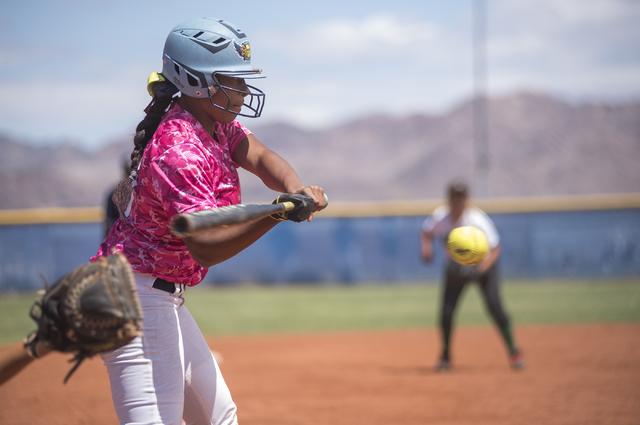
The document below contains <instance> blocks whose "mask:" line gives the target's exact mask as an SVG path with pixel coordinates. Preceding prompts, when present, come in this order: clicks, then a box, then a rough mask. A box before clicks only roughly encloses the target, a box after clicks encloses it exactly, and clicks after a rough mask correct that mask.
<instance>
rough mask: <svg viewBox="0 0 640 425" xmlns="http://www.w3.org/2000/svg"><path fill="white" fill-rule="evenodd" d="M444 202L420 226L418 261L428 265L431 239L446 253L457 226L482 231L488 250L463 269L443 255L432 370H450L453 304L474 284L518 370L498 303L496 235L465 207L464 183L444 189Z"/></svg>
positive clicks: (519, 364) (520, 365)
mask: <svg viewBox="0 0 640 425" xmlns="http://www.w3.org/2000/svg"><path fill="white" fill-rule="evenodd" d="M447 198H448V203H447V204H446V205H442V206H440V207H438V208H437V209H436V210H435V211H434V213H433V214H432V215H431V216H429V217H427V219H426V220H425V221H424V223H423V225H422V231H421V248H422V259H423V260H424V261H425V262H431V260H432V259H433V240H434V239H439V240H441V241H442V243H443V246H444V247H445V249H444V251H445V253H446V252H447V250H446V241H447V238H448V236H449V233H450V232H451V231H452V230H453V229H455V228H457V227H461V226H474V227H477V228H479V229H480V230H482V231H483V232H484V234H485V235H486V236H487V239H488V241H489V246H490V248H491V249H490V252H489V254H488V255H487V257H486V258H485V259H484V260H483V261H482V262H481V263H480V264H478V265H476V266H464V265H462V264H459V263H457V262H455V261H453V260H451V258H450V257H449V255H448V254H446V255H447V257H446V260H445V266H444V271H443V281H444V282H443V283H444V290H443V297H442V305H441V311H440V327H441V333H442V353H441V356H440V360H439V362H438V365H437V367H436V368H437V370H439V371H445V370H448V369H449V368H450V367H451V350H450V347H451V332H452V328H453V315H454V312H455V308H456V304H457V302H458V299H459V297H460V295H461V294H462V291H463V290H464V288H465V287H466V285H467V284H468V283H470V282H477V283H478V285H479V286H480V290H481V293H482V297H483V299H484V302H485V305H486V307H487V309H488V310H489V313H490V314H491V317H492V318H493V320H494V322H495V323H496V325H497V327H498V329H499V331H500V335H501V336H502V338H503V339H504V342H505V343H506V346H507V349H508V352H509V361H510V364H511V367H512V368H514V369H522V368H523V367H524V365H525V362H524V357H523V356H522V353H521V352H520V350H519V349H518V348H517V346H516V344H515V341H514V338H513V332H512V330H511V323H510V320H509V316H508V315H507V314H506V312H505V311H504V308H503V306H502V302H501V300H500V293H499V283H500V276H499V264H498V262H499V261H498V260H499V258H500V253H501V247H500V235H499V234H498V231H497V229H496V227H495V225H494V224H493V221H491V219H490V218H489V216H487V214H485V213H484V211H482V210H480V209H479V208H477V207H475V206H471V205H469V190H468V188H467V185H466V184H465V183H464V182H462V181H454V182H452V183H451V184H450V185H449V187H448V191H447Z"/></svg>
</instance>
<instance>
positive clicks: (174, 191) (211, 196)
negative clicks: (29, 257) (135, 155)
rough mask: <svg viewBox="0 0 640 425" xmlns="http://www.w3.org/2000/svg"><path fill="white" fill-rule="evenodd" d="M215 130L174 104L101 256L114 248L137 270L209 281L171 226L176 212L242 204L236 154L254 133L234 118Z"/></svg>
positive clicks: (150, 146)
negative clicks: (207, 130)
mask: <svg viewBox="0 0 640 425" xmlns="http://www.w3.org/2000/svg"><path fill="white" fill-rule="evenodd" d="M214 126H215V127H214V131H215V133H214V134H215V139H214V138H213V137H212V136H211V135H209V133H207V132H206V131H205V130H204V128H203V127H202V125H201V124H200V123H199V122H198V121H197V120H196V119H195V118H194V117H193V115H191V114H190V113H189V112H186V111H185V110H183V109H182V108H181V107H180V106H179V105H178V104H177V103H174V104H173V105H172V107H171V110H170V111H169V112H168V113H167V114H166V115H165V116H164V117H163V119H162V122H161V123H160V126H159V127H158V129H157V130H156V132H155V134H154V135H153V137H152V139H151V141H149V143H148V145H147V147H146V149H145V151H144V154H143V156H142V160H141V161H140V165H139V169H138V171H137V173H136V174H137V178H136V187H135V189H134V191H135V196H134V197H133V198H132V202H131V206H130V207H129V208H128V210H126V211H125V216H126V220H119V221H117V222H116V224H115V225H114V230H113V231H112V232H111V233H110V234H109V236H108V237H107V238H106V240H105V241H104V242H103V244H102V245H101V247H100V250H99V251H98V255H104V254H105V253H108V252H110V250H111V248H112V247H115V248H116V249H117V250H119V251H122V252H123V253H125V255H126V256H127V258H128V259H129V262H130V263H131V266H132V268H133V269H134V270H136V271H138V272H141V273H148V274H153V275H154V276H156V277H161V278H163V279H166V280H168V281H171V282H174V283H181V284H187V285H189V286H192V285H195V284H197V283H199V282H200V281H201V280H202V279H203V278H204V276H205V275H206V273H207V269H206V268H204V267H202V266H200V265H199V264H198V263H197V262H196V261H195V260H194V259H193V257H192V256H191V254H190V253H189V250H188V249H187V246H186V244H185V242H184V241H183V239H182V238H179V237H176V236H173V235H172V233H171V231H170V230H169V227H168V225H169V222H170V220H171V217H173V216H174V215H176V214H181V213H188V212H193V211H199V210H203V209H213V208H217V207H220V206H227V205H233V204H237V203H239V202H240V181H239V179H238V172H237V170H236V168H237V164H236V163H234V162H233V156H234V154H235V152H236V149H237V148H238V145H239V144H240V143H241V142H242V141H243V140H244V139H245V138H247V136H248V135H249V134H251V133H250V132H249V130H247V129H246V128H244V127H242V125H240V123H238V122H237V121H235V120H234V121H232V122H231V123H227V124H220V123H219V122H216V123H215V124H214ZM94 258H95V257H94Z"/></svg>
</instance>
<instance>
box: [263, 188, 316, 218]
mask: <svg viewBox="0 0 640 425" xmlns="http://www.w3.org/2000/svg"><path fill="white" fill-rule="evenodd" d="M282 202H293V203H294V205H295V208H294V209H292V210H291V211H282V212H279V213H275V214H272V215H271V218H273V219H274V220H278V221H285V220H291V221H295V222H296V223H300V222H301V221H305V220H306V219H308V218H309V217H310V216H311V213H312V212H313V207H314V206H315V203H314V202H313V198H312V197H311V196H309V195H304V194H300V193H283V194H282V195H280V196H278V197H277V198H276V199H274V200H273V202H271V203H272V204H279V203H282Z"/></svg>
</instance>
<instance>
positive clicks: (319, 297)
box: [0, 278, 640, 345]
mask: <svg viewBox="0 0 640 425" xmlns="http://www.w3.org/2000/svg"><path fill="white" fill-rule="evenodd" d="M431 283H433V282H431ZM501 289H502V297H503V301H504V305H505V308H506V310H507V312H508V313H509V314H510V316H511V318H512V319H513V321H514V324H515V325H516V326H517V325H521V324H550V323H611V322H640V278H630V279H612V280H603V279H599V280H541V281H507V282H506V283H505V284H503V285H502V287H501ZM440 297H441V288H440V286H439V285H437V284H428V283H414V284H406V283H403V284H399V283H398V284H392V285H389V284H386V285H377V284H361V285H354V286H346V285H330V284H327V285H315V286H303V285H287V286H249V285H243V286H237V287H211V286H203V287H195V288H189V290H187V292H186V294H185V299H186V305H187V307H188V308H189V311H190V312H191V314H192V315H193V316H194V318H195V319H196V321H197V322H198V324H199V326H200V328H201V329H202V331H203V333H204V334H205V335H241V334H274V333H290V332H296V333H303V332H335V331H351V330H384V329H407V328H422V327H434V326H436V325H437V322H438V311H439V307H440ZM35 299H36V295H35V293H23V294H10V293H4V294H2V295H1V296H0V344H3V345H6V344H9V343H13V342H17V341H20V340H21V339H23V338H24V337H25V336H26V335H27V334H28V333H29V332H30V331H31V330H33V329H35V322H33V321H32V320H31V319H30V318H29V315H28V312H29V308H30V307H31V305H32V304H33V302H34V301H35ZM455 320H456V324H458V325H474V326H477V325H488V324H489V323H490V319H489V316H488V315H487V313H486V310H485V307H484V304H483V302H482V299H481V296H480V291H479V290H478V288H477V286H475V285H471V286H470V287H469V288H467V290H466V291H465V293H464V294H463V296H462V298H461V300H460V303H459V304H458V309H457V312H456V319H455Z"/></svg>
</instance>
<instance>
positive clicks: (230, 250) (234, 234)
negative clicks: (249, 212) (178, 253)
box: [184, 217, 278, 267]
mask: <svg viewBox="0 0 640 425" xmlns="http://www.w3.org/2000/svg"><path fill="white" fill-rule="evenodd" d="M276 224H278V222H277V221H276V220H274V219H272V218H271V217H266V218H263V219H261V220H258V221H255V222H252V223H248V224H244V225H240V226H234V227H228V228H225V229H219V230H212V231H210V232H206V233H202V234H200V235H196V236H191V237H187V238H184V241H185V243H186V245H187V248H188V249H189V252H190V253H191V255H192V256H193V258H194V259H195V260H196V261H197V262H198V264H199V265H200V266H202V267H211V266H214V265H216V264H219V263H222V262H223V261H226V260H228V259H230V258H231V257H234V256H235V255H237V254H239V253H240V252H242V251H243V250H244V249H246V248H248V247H249V246H251V245H252V244H253V243H254V242H255V241H257V240H258V239H260V238H261V237H262V236H264V235H265V234H266V233H267V232H268V231H269V230H271V229H272V228H273V227H274V226H275V225H276Z"/></svg>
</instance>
